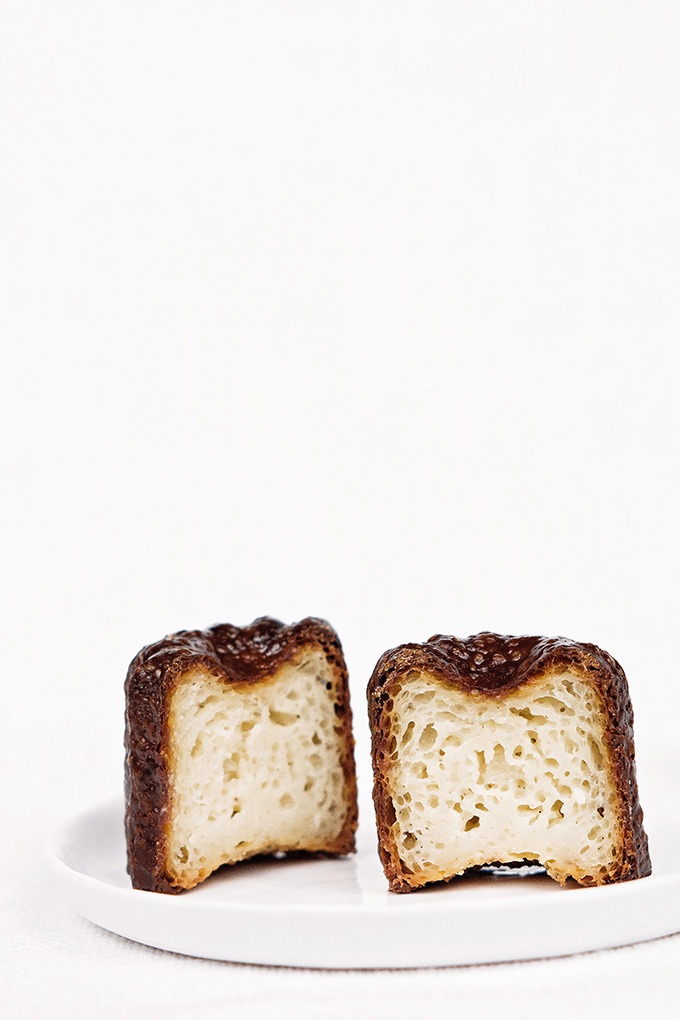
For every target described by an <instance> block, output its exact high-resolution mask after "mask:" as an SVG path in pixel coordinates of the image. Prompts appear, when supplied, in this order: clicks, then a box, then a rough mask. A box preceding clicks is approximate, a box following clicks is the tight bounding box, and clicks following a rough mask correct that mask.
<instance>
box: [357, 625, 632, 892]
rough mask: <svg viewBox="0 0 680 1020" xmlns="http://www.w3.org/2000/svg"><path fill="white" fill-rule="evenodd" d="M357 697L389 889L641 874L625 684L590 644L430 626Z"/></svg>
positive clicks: (596, 880) (589, 881) (602, 880)
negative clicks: (509, 875)
mask: <svg viewBox="0 0 680 1020" xmlns="http://www.w3.org/2000/svg"><path fill="white" fill-rule="evenodd" d="M368 697H369V715H370V723H371V735H372V751H373V768H374V803H375V808H376V819H377V824H378V839H379V853H380V856H381V860H382V863H383V867H384V870H385V874H386V876H387V878H388V881H389V885H390V888H391V889H392V890H393V891H396V892H408V891H410V890H411V889H415V888H418V887H419V886H423V885H426V884H428V883H431V882H439V881H447V880H449V879H451V878H453V877H454V876H456V875H459V874H461V873H462V872H464V871H466V870H467V869H469V868H478V867H482V866H485V865H498V864H513V863H514V864H521V863H538V864H541V865H543V866H544V867H545V869H546V871H547V873H548V874H549V875H550V876H551V877H553V878H555V879H557V880H558V881H560V882H565V881H566V880H567V879H569V878H572V879H574V880H575V881H576V882H578V883H579V884H581V885H602V884H606V883H610V882H617V881H624V880H626V879H632V878H638V877H642V876H644V875H647V874H649V873H650V871H651V863H650V858H649V850H648V845H647V837H646V835H645V832H644V828H643V824H642V811H641V808H640V803H639V797H638V790H637V781H636V773H635V760H634V759H635V752H634V746H633V715H632V708H631V703H630V697H629V693H628V685H627V682H626V678H625V675H624V673H623V670H622V669H621V667H620V666H619V664H618V663H617V662H615V660H614V659H612V658H611V656H609V655H608V654H607V653H606V652H604V651H602V650H601V649H599V648H597V647H596V646H595V645H586V644H578V643H576V642H572V641H567V640H566V639H564V638H538V637H521V638H514V637H504V636H501V635H498V634H491V633H483V634H478V635H475V636H474V637H471V638H468V639H467V640H458V639H456V638H453V637H446V636H442V635H436V636H435V637H433V638H431V639H430V640H429V641H428V642H425V643H424V644H422V645H402V646H400V647H399V648H396V649H392V650H391V651H389V652H386V653H385V655H383V656H382V658H381V659H380V661H379V662H378V664H377V666H376V669H375V671H374V673H373V676H372V678H371V681H370V683H369V689H368Z"/></svg>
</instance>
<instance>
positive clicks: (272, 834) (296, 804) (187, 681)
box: [126, 618, 357, 892]
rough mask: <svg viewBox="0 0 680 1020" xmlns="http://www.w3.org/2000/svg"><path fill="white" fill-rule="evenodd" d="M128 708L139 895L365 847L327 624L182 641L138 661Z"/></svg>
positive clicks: (264, 623)
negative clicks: (249, 867) (256, 861)
mask: <svg viewBox="0 0 680 1020" xmlns="http://www.w3.org/2000/svg"><path fill="white" fill-rule="evenodd" d="M126 712H127V717H126V751H127V753H126V830H127V841H128V870H129V872H130V875H131V878H132V884H133V886H134V887H135V888H139V889H148V890H152V891H156V892H179V891H182V890H184V889H189V888H191V887H193V886H195V885H197V884H198V883H199V882H202V881H203V880H204V879H205V878H207V876H208V875H210V874H211V873H212V872H213V871H215V870H216V869H217V868H219V867H221V866H222V865H224V864H234V863H236V862H238V861H242V860H245V859H246V858H249V857H252V856H255V855H260V854H272V853H278V852H298V851H306V852H319V853H326V854H346V853H351V852H352V851H353V850H354V833H355V830H356V824H357V803H356V779H355V771H354V755H353V739H352V728H351V712H350V705H349V692H348V684H347V670H346V666H345V662H344V658H343V654H342V649H341V646H340V642H339V640H338V637H337V635H336V634H335V632H334V631H333V630H332V629H331V627H330V626H329V625H328V624H327V623H325V622H324V621H321V620H315V619H306V620H303V621H302V622H301V623H298V624H294V625H293V626H291V627H285V626H284V625H283V624H281V623H279V622H278V621H276V620H272V619H269V618H262V619H260V620H256V621H255V622H254V623H253V624H251V625H250V626H249V627H243V628H238V627H232V626H230V625H227V624H225V625H220V626H217V627H213V628H211V629H210V630H207V631H184V632H181V633H178V634H174V635H171V636H170V637H168V638H165V639H164V640H163V641H161V642H158V643H157V644H155V645H150V646H148V647H147V648H145V649H143V650H142V651H141V652H140V653H139V655H138V656H137V657H136V658H135V660H134V661H133V662H132V664H131V666H130V670H129V671H128V677H127V681H126Z"/></svg>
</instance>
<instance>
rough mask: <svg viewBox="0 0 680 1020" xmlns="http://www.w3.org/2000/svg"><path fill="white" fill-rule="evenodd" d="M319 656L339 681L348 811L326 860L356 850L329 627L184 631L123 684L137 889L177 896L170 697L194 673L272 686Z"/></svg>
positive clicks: (345, 708)
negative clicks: (172, 870) (171, 849)
mask: <svg viewBox="0 0 680 1020" xmlns="http://www.w3.org/2000/svg"><path fill="white" fill-rule="evenodd" d="M317 650H321V651H322V652H323V654H324V656H325V658H326V660H327V662H328V664H329V666H330V667H331V669H332V671H333V674H334V677H335V690H336V692H337V697H336V703H335V714H336V717H337V723H336V732H337V733H338V736H339V741H340V744H341V746H342V754H341V765H342V770H343V774H344V779H345V786H344V794H345V803H346V804H347V814H346V818H345V822H344V825H343V828H342V831H341V832H340V834H339V836H338V837H337V839H336V840H335V841H334V842H333V843H332V844H331V845H329V846H327V847H325V848H324V851H323V852H325V853H328V854H333V855H335V854H347V853H352V852H354V850H355V839H354V834H355V831H356V827H357V791H356V774H355V766H354V740H353V736H352V716H351V710H350V703H349V687H348V678H347V667H346V665H345V659H344V656H343V653H342V647H341V645H340V640H339V638H338V636H337V634H336V633H335V631H334V630H333V629H332V627H330V626H329V624H328V623H326V622H325V621H324V620H319V619H314V618H311V617H308V618H307V619H305V620H301V621H300V622H299V623H295V624H292V625H291V626H285V625H284V624H283V623H281V622H280V621H278V620H274V619H272V618H270V617H261V618H260V619H258V620H255V621H254V622H253V623H251V624H250V625H249V626H247V627H234V626H232V625H230V624H219V625H217V626H215V627H211V628H209V629H208V630H204V631H199V630H192V631H179V632H178V633H177V634H171V635H169V636H168V637H166V638H164V639H163V640H162V641H158V642H156V643H155V644H152V645H147V646H146V647H145V648H143V649H142V650H141V651H140V652H139V653H138V654H137V655H136V656H135V658H134V659H133V661H132V662H131V663H130V668H129V669H128V673H127V678H126V681H125V705H126V717H125V805H126V809H125V832H126V837H127V849H128V872H129V874H130V877H131V879H132V885H133V887H134V888H135V889H146V890H149V891H152V892H163V893H178V892H182V891H183V889H181V888H178V887H177V885H176V884H175V882H174V881H173V879H172V877H171V876H170V875H169V874H168V871H167V869H166V865H165V859H166V850H167V836H166V826H167V824H168V822H169V811H170V802H171V790H170V785H169V772H168V745H169V709H170V701H171V696H172V693H173V691H174V689H175V687H176V685H177V683H178V681H179V680H180V678H181V677H182V675H183V674H185V673H186V671H187V670H188V669H191V668H195V667H197V666H200V667H204V668H205V669H207V670H209V671H210V672H211V673H212V674H213V676H215V677H217V678H218V679H219V680H221V681H222V682H223V683H225V684H229V685H232V684H233V685H239V686H243V685H248V686H251V685H255V684H258V683H262V682H264V681H267V680H269V679H271V678H272V677H273V676H274V675H275V674H276V673H277V671H278V670H279V669H280V668H281V667H282V666H284V665H285V664H286V663H289V662H293V661H295V660H297V659H300V658H302V656H304V655H305V654H306V653H307V652H309V651H317Z"/></svg>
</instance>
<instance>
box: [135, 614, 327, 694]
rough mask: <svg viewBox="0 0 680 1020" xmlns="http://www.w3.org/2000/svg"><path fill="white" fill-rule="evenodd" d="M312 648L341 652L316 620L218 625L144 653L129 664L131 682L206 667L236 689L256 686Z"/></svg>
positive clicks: (180, 635)
mask: <svg viewBox="0 0 680 1020" xmlns="http://www.w3.org/2000/svg"><path fill="white" fill-rule="evenodd" d="M309 644H318V645H321V646H322V647H323V649H324V651H325V652H326V653H327V654H328V655H329V657H330V658H332V652H333V649H337V651H338V652H340V641H339V639H338V636H337V634H336V633H335V631H334V630H333V629H332V627H330V626H329V624H328V623H326V621H325V620H318V619H315V618H313V617H307V619H305V620H301V621H300V622H299V623H294V624H292V625H290V626H286V625H285V624H283V623H281V621H280V620H274V619H272V618H271V617H270V616H262V617H260V618H259V619H258V620H255V621H254V622H253V623H251V624H249V625H248V626H247V627H235V626H233V625H232V624H230V623H219V624H216V625H215V626H214V627H209V628H208V629H207V630H180V631H178V632H177V633H176V634H169V635H168V636H167V637H165V638H163V639H162V640H161V641H157V642H155V643H154V644H152V645H147V646H146V647H145V648H142V650H141V651H140V652H139V653H138V654H137V655H136V656H135V658H134V659H133V660H132V662H131V663H130V668H129V670H128V681H129V680H130V678H131V677H132V676H133V674H136V675H137V676H140V675H144V674H149V675H154V676H155V677H156V679H160V677H161V675H162V674H165V673H167V672H168V671H169V670H171V671H172V673H173V674H177V673H179V672H184V671H185V670H186V668H187V667H188V666H191V665H199V664H203V665H206V666H208V667H209V668H210V669H211V670H212V671H213V672H214V673H215V674H216V675H217V676H219V677H220V678H221V679H223V680H228V681H230V682H231V683H256V682H257V681H258V680H262V678H263V677H265V676H269V675H271V674H272V673H274V672H275V671H276V670H277V669H278V668H279V667H280V666H282V665H283V664H284V663H285V662H287V661H288V660H289V659H292V658H293V657H294V656H295V653H296V652H297V651H298V649H299V648H302V647H303V646H306V645H309ZM340 654H341V653H340ZM159 671H160V672H159Z"/></svg>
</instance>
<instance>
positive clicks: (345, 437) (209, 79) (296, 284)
mask: <svg viewBox="0 0 680 1020" xmlns="http://www.w3.org/2000/svg"><path fill="white" fill-rule="evenodd" d="M679 51H680V12H679V10H678V7H677V5H675V4H673V3H670V2H669V3H662V2H647V3H633V2H620V3H615V2H605V0H590V2H587V3H585V2H572V3H561V2H556V3H551V4H544V3H539V2H535V3H513V4H508V3H477V4H468V3H455V2H447V3H444V2H442V3H435V2H429V3H428V2H421V3H403V2H392V3H387V2H378V0H375V2H371V0H365V2H363V3H354V2H351V0H350V2H346V3H340V2H330V0H329V2H321V0H319V2H312V0H288V2H283V0H281V2H269V3H258V2H250V3H245V2H244V3H229V2H222V3H210V2H205V3H170V2H167V3H156V2H143V0H142V2H134V3H131V2H117V3H115V4H114V3H110V4H106V3H102V4H92V3H88V2H84V0H83V2H74V0H71V2H51V3H47V2H45V3H40V2H36V0H33V2H28V3H18V2H16V3H15V2H8V0H5V2H3V3H2V5H1V6H0V82H1V85H0V90H1V96H0V103H1V104H2V106H1V112H0V119H1V125H0V126H1V132H0V147H1V151H2V159H1V161H0V174H1V175H2V182H1V187H0V230H1V235H0V236H1V241H0V245H1V249H0V258H1V259H2V265H1V269H2V272H1V282H0V286H1V287H2V300H1V302H0V328H1V330H2V343H3V348H4V354H3V357H2V370H1V377H0V378H1V383H0V384H1V386H2V396H1V409H0V413H1V414H2V419H3V420H2V433H1V441H2V444H3V469H2V479H3V483H4V485H3V489H4V492H3V499H2V515H3V527H2V543H3V564H4V567H3V570H2V577H3V580H2V585H3V592H2V600H3V603H2V607H1V609H2V613H1V618H0V623H1V625H2V643H3V654H2V662H3V677H2V698H3V706H4V711H3V713H2V718H1V719H0V728H1V733H2V737H1V739H2V746H1V747H0V763H1V765H2V771H3V774H4V776H5V777H6V778H5V782H4V787H5V789H4V793H3V796H4V797H5V799H6V801H7V804H8V811H10V812H13V813H14V818H15V819H16V820H17V829H18V835H17V838H16V840H14V841H10V842H11V844H12V845H11V846H10V847H9V848H8V849H7V852H8V853H9V854H10V860H11V861H12V862H13V864H12V867H13V869H14V873H15V874H20V875H23V876H24V878H23V879H22V882H23V885H22V886H21V888H22V889H24V891H25V890H27V889H29V888H32V887H33V886H34V884H35V883H36V882H38V879H37V878H36V877H35V876H36V874H37V873H38V871H39V869H40V864H39V861H40V854H39V849H38V848H39V847H40V845H41V842H42V839H43V835H44V833H45V832H46V831H48V830H49V827H50V826H51V825H52V824H54V823H56V822H58V821H59V820H60V819H61V818H62V817H64V816H65V815H67V814H68V813H69V812H70V811H72V810H77V809H78V808H79V807H80V806H81V805H82V804H84V803H91V802H93V801H96V800H97V799H101V798H102V797H104V796H108V795H110V794H111V793H116V792H118V791H119V790H120V788H121V783H122V779H121V776H122V716H123V697H122V682H123V678H124V675H125V671H126V668H127V664H128V661H129V660H130V659H131V658H132V656H133V655H134V653H135V652H136V651H137V650H138V648H139V647H140V646H141V645H143V644H146V643H148V642H149V641H152V640H155V639H157V638H159V637H161V636H162V635H163V634H165V633H168V632H170V631H172V630H175V629H179V628H183V627H203V626H207V625H209V624H212V623H214V622H218V621H229V622H232V623H238V624H243V623H247V622H249V621H250V620H252V619H253V618H254V617H255V616H258V615H262V614H272V615H275V616H279V617H280V618H282V619H284V620H286V621H292V620H295V619H299V618H301V617H302V616H305V615H309V614H311V615H319V616H325V617H326V618H328V619H329V620H330V622H331V623H332V624H333V625H334V626H335V628H336V629H337V630H338V632H339V633H340V636H341V638H342V640H343V644H344V647H345V652H346V656H347V659H348V664H349V667H350V673H351V682H352V693H353V699H354V712H355V717H356V719H357V730H358V737H359V771H360V775H361V777H362V784H364V789H367V787H366V785H365V781H366V779H367V778H368V760H367V757H366V747H365V723H364V700H363V699H364V690H365V686H366V682H367V680H368V676H369V675H370V672H371V669H372V667H373V665H374V663H375V661H376V660H377V658H378V656H379V655H380V653H381V652H382V651H383V650H384V649H385V648H387V647H390V646H392V645H394V644H397V643H400V642H402V641H409V640H423V639H425V638H426V637H428V636H429V635H430V634H431V633H434V632H446V633H455V634H458V635H459V636H464V635H466V634H468V633H472V632H475V631H478V630H483V629H492V630H499V631H502V632H507V633H546V634H556V633H561V634H565V635H567V636H569V637H573V638H575V639H578V640H584V641H593V642H595V643H598V644H601V645H603V646H604V647H605V648H607V649H608V650H609V651H610V652H611V653H612V654H613V655H614V656H615V657H616V658H618V659H619V660H620V661H621V662H622V663H623V665H624V667H625V668H626V671H627V673H628V676H629V682H630V685H631V691H632V696H633V702H634V705H635V708H636V721H637V739H638V751H639V760H640V771H641V780H642V792H643V803H644V782H645V777H646V775H648V774H650V773H649V770H650V769H651V764H650V763H651V762H652V760H653V759H654V760H655V761H657V762H658V761H659V760H660V759H661V760H664V761H667V762H668V763H670V765H671V767H672V768H674V769H677V764H678V762H677V752H678V746H677V736H676V727H675V719H676V717H677V713H678V711H679V710H680V698H679V697H678V692H677V676H676V670H677V665H676V663H677V652H676V642H677V625H676V618H677V610H678V576H679V573H680V562H679V556H678V542H677V517H678V407H677V388H678V387H677V353H676V351H677V342H678V320H679V316H680V287H679V286H678V270H679V268H680V248H679V243H678V237H679V232H678V231H679V228H680V197H679V196H680V189H678V180H680V108H679V100H680V62H679V61H678V59H677V54H678V52H679ZM7 777H9V778H7ZM364 821H365V822H366V818H365V819H364ZM368 822H369V823H370V819H368ZM12 855H14V856H12ZM9 870H10V871H11V870H12V868H10V869H9ZM37 888H42V887H40V886H39V885H38V887H37ZM8 895H9V900H8V902H9V903H10V905H11V903H12V902H14V903H15V906H16V904H17V903H19V900H12V896H13V895H14V893H9V894H8ZM22 895H24V900H22V901H21V906H20V908H19V907H17V909H16V912H17V914H21V913H22V912H23V915H22V916H23V917H24V918H25V917H26V916H28V915H27V914H26V911H27V910H28V908H27V906H26V903H27V900H26V895H27V894H22ZM41 895H42V894H41ZM35 897H36V898H35V899H34V907H33V908H32V909H34V912H35V911H38V913H39V910H38V907H37V906H35V904H36V903H37V902H38V898H37V897H38V893H36V894H35ZM29 899H30V897H29ZM36 916H38V915H37V914H36ZM54 917H55V920H54V921H53V930H52V929H51V930H52V935H51V936H50V938H52V939H53V941H57V942H58V941H59V934H58V933H59V922H58V921H57V920H56V917H57V912H56V910H55V914H54ZM16 923H17V925H19V926H21V924H22V923H25V924H26V939H27V940H30V938H31V934H30V933H31V931H32V929H31V924H30V923H28V922H25V921H22V919H21V918H19V920H17V922H16ZM38 927H39V923H38ZM34 928H35V925H34ZM17 930H19V929H17ZM22 930H23V929H22ZM33 937H34V938H37V937H38V936H37V935H36V934H35V931H34V932H33ZM73 937H74V938H75V936H73ZM45 939H47V936H45V937H44V939H43V943H41V945H43V944H47V943H49V939H47V943H45ZM11 941H12V945H13V947H14V952H16V954H17V960H18V961H22V960H24V957H23V956H22V952H23V949H22V948H21V946H22V942H21V939H20V938H18V937H16V936H15V937H14V938H13V940H11ZM17 945H18V946H19V948H18V949H17V948H16V947H17ZM43 949H44V952H45V953H46V954H47V956H49V949H48V948H44V945H43ZM22 966H23V964H20V963H17V967H16V972H17V973H22V972H23V971H22ZM55 980H56V979H55ZM466 980H467V979H466ZM17 987H19V991H18V992H17V993H16V994H17V1002H18V1003H19V1004H21V1003H23V1002H27V1001H29V999H30V995H29V993H28V992H27V991H26V988H27V987H28V985H26V986H24V985H23V984H21V979H19V986H17ZM31 994H33V993H31ZM36 994H37V993H36ZM319 994H321V992H320V993H319ZM31 1001H33V1000H31ZM36 1001H38V1000H36ZM83 1008H85V1007H83Z"/></svg>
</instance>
